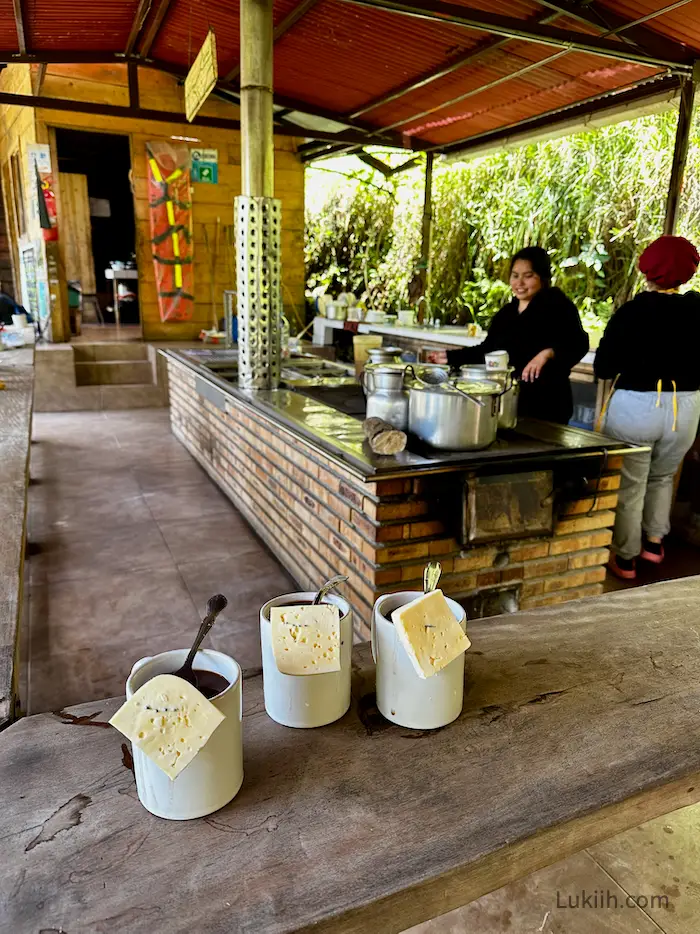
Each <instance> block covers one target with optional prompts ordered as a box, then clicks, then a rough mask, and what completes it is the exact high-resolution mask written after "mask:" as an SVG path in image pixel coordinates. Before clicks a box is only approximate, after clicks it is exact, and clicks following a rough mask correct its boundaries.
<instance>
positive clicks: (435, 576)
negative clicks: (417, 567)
mask: <svg viewBox="0 0 700 934" xmlns="http://www.w3.org/2000/svg"><path fill="white" fill-rule="evenodd" d="M441 574H442V565H441V564H440V562H439V561H431V562H430V564H426V566H425V570H424V571H423V593H430V591H431V590H437V585H438V581H439V580H440V575H441Z"/></svg>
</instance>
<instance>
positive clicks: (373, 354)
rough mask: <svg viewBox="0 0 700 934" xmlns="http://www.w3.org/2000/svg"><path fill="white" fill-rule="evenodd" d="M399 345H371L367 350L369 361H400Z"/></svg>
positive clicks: (400, 351)
mask: <svg viewBox="0 0 700 934" xmlns="http://www.w3.org/2000/svg"><path fill="white" fill-rule="evenodd" d="M402 353H403V351H402V350H401V348H400V347H372V348H370V349H369V350H368V351H367V356H368V357H369V362H370V363H400V362H401V354H402Z"/></svg>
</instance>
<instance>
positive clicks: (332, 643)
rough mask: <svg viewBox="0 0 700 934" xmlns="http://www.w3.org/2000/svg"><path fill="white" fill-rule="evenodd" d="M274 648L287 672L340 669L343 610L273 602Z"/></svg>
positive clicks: (279, 661)
mask: <svg viewBox="0 0 700 934" xmlns="http://www.w3.org/2000/svg"><path fill="white" fill-rule="evenodd" d="M270 624H271V626H272V650H273V652H274V655H275V662H276V664H277V668H278V669H279V671H281V672H282V674H285V675H320V674H323V673H324V672H327V671H340V611H339V609H338V607H337V606H334V605H332V604H329V603H321V604H319V605H318V606H273V607H272V608H271V609H270Z"/></svg>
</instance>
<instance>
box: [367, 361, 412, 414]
mask: <svg viewBox="0 0 700 934" xmlns="http://www.w3.org/2000/svg"><path fill="white" fill-rule="evenodd" d="M405 370H406V367H405V365H393V366H392V365H390V364H374V365H373V364H368V365H367V366H366V367H365V369H364V371H363V373H362V388H363V389H364V391H365V395H366V397H367V415H366V417H367V418H381V419H383V420H384V421H385V422H388V423H389V424H390V425H393V426H394V428H398V429H399V430H400V431H405V430H406V429H407V428H408V390H407V389H405V388H404V373H405Z"/></svg>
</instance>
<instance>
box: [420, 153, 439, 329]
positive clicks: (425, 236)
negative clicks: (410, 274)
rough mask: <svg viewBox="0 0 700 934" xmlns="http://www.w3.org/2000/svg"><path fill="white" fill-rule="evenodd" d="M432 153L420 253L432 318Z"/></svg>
mask: <svg viewBox="0 0 700 934" xmlns="http://www.w3.org/2000/svg"><path fill="white" fill-rule="evenodd" d="M434 158H435V157H434V155H433V153H432V152H429V153H426V156H425V194H424V197H423V223H422V225H421V226H422V238H421V251H420V265H421V270H422V272H423V295H424V296H425V298H426V301H425V304H424V309H425V310H426V311H428V315H429V316H430V314H431V312H430V243H431V240H432V235H433V161H434Z"/></svg>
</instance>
